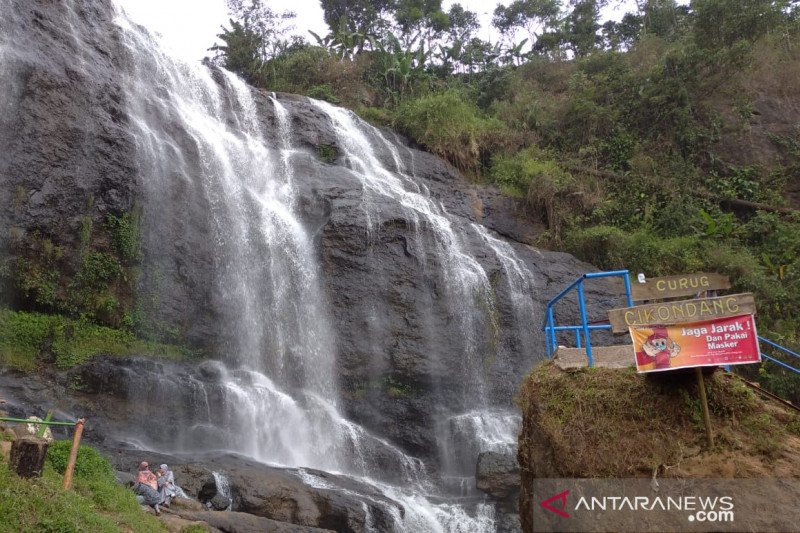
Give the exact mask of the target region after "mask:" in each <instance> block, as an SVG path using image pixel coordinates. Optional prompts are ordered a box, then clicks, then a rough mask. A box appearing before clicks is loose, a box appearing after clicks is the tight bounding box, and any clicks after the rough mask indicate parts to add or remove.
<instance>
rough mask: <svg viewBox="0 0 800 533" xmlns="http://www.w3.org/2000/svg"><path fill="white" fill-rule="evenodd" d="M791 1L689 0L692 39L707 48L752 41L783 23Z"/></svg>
mask: <svg viewBox="0 0 800 533" xmlns="http://www.w3.org/2000/svg"><path fill="white" fill-rule="evenodd" d="M790 3H791V2H788V1H778V2H776V1H772V0H693V1H692V3H691V8H692V12H693V13H694V31H693V33H694V40H695V42H696V43H697V45H698V46H700V47H701V48H707V49H718V48H722V47H729V46H732V45H733V44H735V43H736V42H738V41H740V40H746V41H754V40H755V39H757V38H759V37H761V36H762V35H764V34H765V33H767V32H769V31H771V30H773V29H775V28H776V27H778V26H779V25H780V24H781V22H782V21H783V20H785V14H784V9H787V8H788V6H789V4H790Z"/></svg>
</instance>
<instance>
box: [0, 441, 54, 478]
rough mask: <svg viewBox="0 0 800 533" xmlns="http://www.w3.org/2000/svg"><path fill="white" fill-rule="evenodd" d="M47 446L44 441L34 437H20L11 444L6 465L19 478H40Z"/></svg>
mask: <svg viewBox="0 0 800 533" xmlns="http://www.w3.org/2000/svg"><path fill="white" fill-rule="evenodd" d="M47 446H48V444H47V441H46V440H44V439H40V438H38V437H34V436H30V437H20V438H18V439H17V440H15V441H14V442H13V443H12V444H11V458H10V460H9V462H8V464H9V466H10V467H11V469H12V470H14V471H15V472H16V473H17V474H19V476H20V477H41V475H42V470H43V469H44V458H45V456H46V455H47Z"/></svg>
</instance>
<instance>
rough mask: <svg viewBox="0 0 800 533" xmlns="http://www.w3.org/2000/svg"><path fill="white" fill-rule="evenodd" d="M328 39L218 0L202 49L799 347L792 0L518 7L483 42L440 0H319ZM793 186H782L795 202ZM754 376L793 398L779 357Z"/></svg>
mask: <svg viewBox="0 0 800 533" xmlns="http://www.w3.org/2000/svg"><path fill="white" fill-rule="evenodd" d="M321 3H322V6H323V9H324V12H325V17H326V22H327V24H328V25H329V27H330V33H329V34H328V35H326V36H316V35H314V36H313V37H314V41H315V42H313V43H309V42H307V41H305V40H304V39H302V38H298V37H287V35H288V32H289V29H290V26H289V24H290V23H291V19H292V14H291V13H276V12H274V11H272V10H271V9H269V8H268V7H267V6H266V5H265V4H264V2H262V1H260V0H230V1H229V7H230V10H231V14H232V19H231V20H230V23H229V25H228V27H225V28H223V32H222V33H221V34H220V35H219V38H220V40H221V44H218V45H215V46H214V47H213V48H212V50H213V51H215V52H216V57H215V58H214V59H213V61H216V62H217V63H219V64H221V65H224V66H225V67H227V68H229V69H232V70H234V71H236V72H239V73H240V74H241V75H242V76H244V77H245V78H246V79H247V80H248V81H249V82H251V83H252V84H254V85H256V86H258V87H262V88H265V89H268V90H273V91H286V92H295V93H301V94H306V95H309V96H312V97H316V98H321V99H325V100H329V101H331V102H334V103H338V104H341V105H344V106H347V107H350V108H351V109H354V110H355V111H357V112H358V113H359V114H361V116H362V117H364V118H366V119H367V120H370V121H372V122H374V123H377V124H380V125H387V126H392V127H394V128H396V129H398V130H400V131H402V132H403V133H405V134H407V135H408V136H409V137H411V138H412V139H414V140H415V141H416V142H418V143H419V144H420V145H422V146H423V147H425V148H427V149H428V150H430V151H431V152H433V153H436V154H438V155H440V156H442V157H444V158H446V159H448V160H449V161H450V162H452V163H453V164H454V165H455V166H457V167H458V168H460V169H461V170H462V171H464V172H465V173H466V174H468V175H470V176H472V177H473V178H474V179H475V180H477V181H482V182H487V183H493V184H496V185H497V186H499V187H500V188H502V189H503V190H504V191H506V192H507V193H508V194H511V195H514V196H518V197H520V198H522V199H524V201H525V202H526V204H527V205H528V206H529V208H530V209H529V213H530V216H531V217H532V218H533V219H535V220H538V221H541V222H542V223H543V224H544V225H545V226H546V231H545V232H544V233H543V235H542V236H541V242H540V243H539V244H541V245H544V246H548V247H552V248H557V249H564V250H567V251H570V252H572V253H574V254H576V255H578V256H579V257H581V258H582V259H585V260H587V261H589V262H592V263H593V264H595V265H597V266H598V267H600V268H619V267H623V266H624V267H627V268H630V269H631V270H632V271H634V272H645V273H646V274H647V275H648V276H657V275H662V274H672V273H683V272H691V271H698V270H710V271H717V272H722V273H725V274H728V275H730V276H731V278H732V279H733V282H734V287H735V289H736V290H740V291H753V292H754V293H755V294H756V296H757V301H758V310H759V326H760V328H761V332H762V333H766V334H767V335H768V336H770V337H771V338H773V339H775V340H777V341H779V342H781V343H784V344H787V345H789V346H793V347H795V348H796V347H798V346H800V342H799V339H798V331H799V330H800V256H799V255H798V252H799V251H800V214H798V212H797V211H796V208H797V207H798V200H799V197H800V109H799V108H798V107H797V102H798V101H800V84H798V83H797V80H799V79H800V22H798V17H799V16H800V4H799V3H798V2H797V1H796V0H795V1H788V0H786V1H771V0H693V1H692V2H691V3H689V5H679V4H678V3H677V2H675V1H674V0H640V1H638V2H637V10H636V11H635V12H633V13H628V14H626V15H625V16H624V17H623V18H622V19H621V20H620V21H618V22H614V21H608V22H605V23H603V24H602V25H601V19H600V9H601V7H603V5H604V4H605V2H604V1H603V0H570V2H568V3H565V2H561V1H559V0H515V1H513V2H511V3H509V4H508V5H507V6H498V7H497V9H496V10H495V12H494V18H493V30H494V35H495V37H498V40H496V41H495V42H489V41H485V40H483V39H482V38H480V37H479V36H478V34H479V33H481V34H482V33H483V32H482V31H480V28H479V24H478V22H477V16H476V14H475V13H472V12H470V11H468V10H465V9H463V8H462V7H461V6H460V5H458V4H456V5H453V6H452V7H451V8H450V9H449V11H447V12H444V11H443V10H442V8H441V2H440V0H428V1H425V2H421V1H419V0H359V1H356V2H353V1H347V2H345V1H341V0H321ZM792 194H793V195H794V196H792ZM759 379H760V380H761V381H762V383H768V384H769V385H770V386H771V387H772V388H773V389H775V390H778V391H779V392H781V393H783V394H785V395H789V396H792V397H793V398H794V399H795V400H796V401H800V388H798V385H797V382H796V381H794V382H793V381H792V380H791V379H790V377H789V376H788V375H787V374H786V373H785V372H784V371H783V370H781V369H779V368H778V367H777V366H774V365H771V364H766V365H764V367H763V368H762V369H761V377H760V378H759Z"/></svg>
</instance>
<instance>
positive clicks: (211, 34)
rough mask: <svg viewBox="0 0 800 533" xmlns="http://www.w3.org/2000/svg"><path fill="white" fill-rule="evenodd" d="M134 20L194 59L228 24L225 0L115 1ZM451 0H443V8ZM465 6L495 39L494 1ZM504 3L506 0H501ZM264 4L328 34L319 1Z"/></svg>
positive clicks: (617, 12)
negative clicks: (493, 26) (291, 13)
mask: <svg viewBox="0 0 800 533" xmlns="http://www.w3.org/2000/svg"><path fill="white" fill-rule="evenodd" d="M117 2H118V3H119V4H120V5H122V7H123V8H125V10H126V11H127V12H128V14H129V15H130V17H131V18H132V19H133V21H134V22H138V23H139V24H142V25H144V26H145V27H146V28H148V29H149V30H150V31H151V32H155V33H159V34H161V37H162V40H163V41H164V43H165V44H166V46H167V47H168V48H170V49H171V50H172V51H173V52H174V53H175V54H177V55H178V56H180V57H182V58H183V59H186V60H189V61H197V60H200V59H202V58H203V57H204V56H206V55H211V54H210V52H207V49H208V48H209V47H210V46H211V45H212V44H214V41H215V40H217V39H216V35H217V34H218V33H219V29H220V26H221V25H223V24H226V25H227V22H228V13H227V9H226V7H225V0H117ZM454 3H456V1H453V0H443V2H442V5H443V6H444V9H445V11H447V10H448V9H450V6H451V5H452V4H454ZM458 3H460V4H461V5H462V6H464V7H465V8H466V9H469V10H471V11H474V12H476V13H478V15H479V16H480V17H481V22H482V23H483V29H482V30H481V33H480V36H481V38H483V39H489V40H491V41H495V40H496V38H497V35H496V32H495V30H494V29H493V28H491V27H490V21H491V19H492V12H493V11H494V7H495V5H497V2H495V1H491V0H490V1H485V0H484V1H481V0H460V1H459V2H458ZM501 3H503V4H507V3H508V1H504V2H501ZM611 4H612V6H611V7H608V8H606V9H605V11H604V18H614V19H619V18H620V17H621V16H622V14H624V13H625V12H626V11H629V10H632V9H633V5H634V0H616V1H612V2H611ZM267 5H269V6H270V7H272V8H273V9H275V10H276V11H283V10H285V9H290V10H292V11H294V12H295V13H297V19H296V20H295V22H294V24H295V26H296V30H295V33H297V34H300V35H303V36H304V37H306V39H308V40H313V37H311V35H310V34H309V33H308V30H311V31H314V32H315V33H317V34H319V35H325V34H326V33H328V27H327V26H326V25H325V22H323V20H322V8H321V7H320V3H319V0H268V1H267Z"/></svg>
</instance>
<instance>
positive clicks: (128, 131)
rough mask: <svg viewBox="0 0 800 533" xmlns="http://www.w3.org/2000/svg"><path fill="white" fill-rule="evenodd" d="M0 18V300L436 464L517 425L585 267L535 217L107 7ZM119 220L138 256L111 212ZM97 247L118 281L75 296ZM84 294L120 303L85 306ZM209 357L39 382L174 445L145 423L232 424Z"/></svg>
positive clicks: (471, 456) (78, 6)
mask: <svg viewBox="0 0 800 533" xmlns="http://www.w3.org/2000/svg"><path fill="white" fill-rule="evenodd" d="M0 11H1V12H2V17H0V110H2V113H0V153H2V157H0V260H2V266H3V270H2V271H1V272H0V274H2V276H0V278H1V279H2V282H3V289H4V290H3V295H2V299H3V300H4V303H5V304H12V305H15V306H18V307H23V308H33V309H41V310H45V311H52V310H59V311H68V312H73V313H75V312H84V311H87V310H88V312H91V313H94V316H95V317H96V318H98V319H100V320H105V321H106V322H109V323H111V324H112V325H118V324H119V323H122V322H124V321H125V320H128V319H131V320H133V319H135V320H134V321H135V323H136V327H137V328H139V329H140V332H141V333H143V334H144V333H147V334H151V335H154V336H155V337H158V338H169V339H170V340H173V341H180V342H185V343H187V344H188V345H190V346H192V347H196V348H201V349H203V350H204V351H205V352H206V353H207V354H208V355H210V356H211V357H212V358H213V359H218V360H221V361H224V362H225V365H227V367H228V368H238V367H244V366H247V367H249V368H251V369H255V370H257V371H259V372H263V373H264V375H266V376H268V377H269V380H271V382H270V383H272V382H274V383H277V384H278V385H279V388H280V389H281V390H282V391H285V392H287V393H288V394H290V395H293V396H295V397H298V396H297V395H295V394H294V392H293V391H306V392H307V391H313V392H314V394H315V395H316V396H314V398H316V397H317V396H319V397H322V398H323V399H325V401H327V402H329V403H330V404H331V405H335V406H337V407H336V409H338V410H340V411H341V413H342V415H344V417H345V418H346V419H348V420H351V421H353V422H355V423H356V424H358V425H359V426H360V427H363V428H364V429H365V430H366V431H368V432H369V433H370V434H371V435H374V439H378V440H379V441H380V442H381V443H383V444H381V445H380V446H383V447H384V449H386V450H394V448H393V447H395V446H396V447H398V449H400V450H402V452H403V453H407V454H410V455H413V456H415V457H419V458H422V459H424V460H425V461H426V463H427V464H428V465H429V467H432V468H433V469H434V470H441V471H442V472H443V473H444V474H445V475H446V476H451V477H454V476H455V477H458V476H467V477H469V476H470V475H471V474H470V473H471V472H474V468H475V461H476V459H477V454H478V453H479V452H481V451H486V450H485V447H486V443H487V442H490V441H492V439H494V438H496V437H497V431H494V430H493V429H492V428H494V427H495V425H496V423H497V421H498V420H500V421H501V422H502V421H506V422H509V421H510V422H509V423H507V424H505V426H504V427H505V428H506V430H507V428H509V427H510V428H512V431H513V427H514V418H515V416H514V415H513V410H512V409H513V408H512V404H511V398H512V396H513V394H514V391H515V389H516V387H517V385H518V383H519V381H520V379H521V377H522V376H523V375H524V374H525V373H526V372H527V370H528V369H529V368H530V366H531V365H532V364H533V363H534V362H535V361H536V360H538V359H541V358H542V357H543V354H542V351H543V339H542V334H541V331H540V329H541V324H542V318H543V315H542V310H543V307H544V303H545V302H546V301H547V299H548V298H550V297H551V296H552V295H553V294H554V293H555V292H557V291H558V290H560V288H561V287H562V286H563V284H564V283H565V282H567V281H568V280H571V279H572V278H574V277H575V276H576V275H578V274H579V273H581V272H583V271H586V270H588V269H589V266H588V265H585V264H582V263H580V262H578V261H577V260H575V259H574V258H573V257H571V256H568V255H566V254H561V253H554V252H546V251H540V250H536V249H534V248H532V247H531V246H530V243H531V242H532V240H533V239H534V238H535V235H536V233H537V228H536V227H534V226H531V225H529V224H527V223H525V222H524V220H522V219H520V218H519V217H517V216H516V215H515V211H516V210H518V209H520V206H518V205H516V204H515V203H514V201H512V200H508V199H506V198H503V197H502V196H501V195H500V194H498V193H497V191H494V190H491V189H486V188H481V187H478V186H475V185H473V184H470V183H469V182H468V181H466V180H465V179H464V178H463V177H462V176H460V175H459V174H458V173H457V172H456V171H455V170H454V169H453V168H452V167H450V166H449V165H447V164H446V163H445V162H443V161H442V160H440V159H438V158H436V157H434V156H432V155H430V154H427V153H425V152H422V151H420V150H417V149H416V148H414V147H413V146H410V145H409V143H408V142H407V141H405V140H404V139H401V138H399V137H397V136H396V135H394V134H393V133H391V132H388V131H380V130H377V129H375V128H372V127H371V126H368V125H367V124H364V123H362V122H360V121H359V120H358V119H357V118H356V117H354V116H352V115H351V114H349V113H347V112H344V111H343V110H337V109H335V108H332V106H328V105H326V104H323V103H319V102H314V101H310V100H308V99H307V98H304V97H297V96H292V95H284V94H279V95H270V94H267V93H260V92H257V91H253V90H251V89H249V88H246V87H245V86H244V84H242V83H241V82H240V81H238V80H237V79H236V78H235V77H233V76H232V75H230V74H229V73H225V72H222V71H219V70H217V69H214V68H211V67H203V68H200V69H197V68H194V67H192V68H190V67H188V66H181V65H179V64H177V63H175V62H174V61H172V60H171V59H168V58H167V57H166V56H164V55H162V54H161V53H160V52H158V51H157V50H154V49H155V48H156V44H155V43H154V42H153V41H151V40H149V37H147V35H146V33H145V32H143V30H141V29H140V28H137V27H135V26H133V25H131V24H130V23H129V22H127V20H126V19H124V17H122V16H121V15H120V14H119V13H117V12H116V11H115V9H114V7H113V6H112V5H111V4H110V3H108V2H99V1H89V0H86V1H76V2H68V3H59V2H44V1H41V2H38V1H37V2H29V1H23V0H1V1H0ZM287 191H289V192H287ZM134 215H135V216H134ZM125 217H128V218H125ZM123 219H124V220H127V221H128V223H131V222H130V221H133V222H132V224H133V225H134V226H135V227H134V230H135V231H134V232H133V235H134V238H135V239H136V241H137V242H135V243H133V244H134V245H135V246H134V247H133V250H134V253H131V252H130V246H128V248H126V247H125V245H126V244H127V245H131V243H130V242H127V243H126V242H125V241H120V236H119V234H118V233H114V228H115V226H114V225H113V224H112V223H111V222H110V221H115V220H123ZM126 235H127V234H126ZM87 250H94V252H92V253H97V254H99V255H98V257H101V258H102V257H104V256H103V254H111V255H112V256H114V257H118V258H119V261H120V262H121V264H122V265H123V266H124V268H125V270H124V272H125V273H126V274H125V275H124V276H123V275H119V276H118V277H117V278H114V281H113V283H111V282H109V283H107V284H106V285H107V286H103V287H100V288H96V287H95V286H92V287H94V288H92V290H94V291H95V292H94V293H92V295H93V296H92V295H90V296H91V297H84V298H83V299H79V300H76V301H73V300H71V299H70V298H73V296H71V295H73V294H74V293H75V287H80V286H81V285H80V283H79V281H80V280H83V279H84V277H85V272H86V270H85V269H86V258H87V257H88V256H89V255H90V254H89V255H87V254H88V252H87ZM287 250H288V251H287ZM82 273H83V274H82ZM81 276H84V277H81ZM76 280H78V281H76ZM95 281H97V280H95ZM102 281H103V279H100V282H102ZM317 285H318V287H317ZM601 289H603V290H605V287H603V286H601ZM87 290H88V289H87ZM605 294H607V293H606V292H598V293H589V294H588V297H589V298H590V299H598V298H604V299H606V298H607V297H606V296H605ZM97 295H100V296H102V297H104V298H106V300H103V301H112V300H113V302H114V305H115V306H116V307H115V306H110V309H99V310H98V309H95V308H91V307H86V306H90V305H94V303H93V302H96V301H97V298H96V297H95V296H97ZM84 296H85V295H84ZM108 298H111V299H112V300H109V299H108ZM73 299H74V298H73ZM76 302H77V303H76ZM82 306H83V307H82ZM106 307H109V306H106ZM84 308H85V309H84ZM323 352H324V353H323ZM254 354H255V355H254ZM309 354H313V357H312V356H310V355H309ZM328 364H330V365H332V366H331V368H330V369H328V370H325V369H326V365H328ZM153 365H155V366H153ZM220 372H221V371H220V370H219V369H218V367H216V366H214V365H213V364H212V365H210V366H209V365H206V366H205V367H198V366H197V365H196V364H184V365H182V366H181V365H177V366H176V365H172V364H167V363H163V364H162V363H144V362H142V361H140V360H135V359H134V360H125V361H114V360H110V359H109V360H105V359H104V360H99V361H97V362H95V363H90V364H89V365H87V366H86V367H83V368H80V369H77V370H75V371H74V373H73V374H70V376H69V377H68V378H67V377H64V376H61V377H59V378H58V379H56V382H60V383H62V385H60V386H62V387H63V395H62V396H58V395H46V396H47V401H51V402H53V403H54V404H55V405H56V406H58V407H59V408H61V409H62V412H64V413H65V414H71V415H79V414H84V413H78V412H75V411H74V410H75V409H83V410H87V409H88V410H91V412H92V415H93V418H94V419H95V421H96V424H97V428H98V431H97V432H96V433H95V438H96V439H98V440H101V439H102V438H104V437H105V438H111V437H113V438H115V439H124V437H125V435H124V432H125V428H126V427H127V428H129V429H130V428H131V427H135V428H138V429H137V431H140V432H142V433H144V434H145V436H146V438H147V442H148V443H149V445H150V446H151V447H153V448H168V447H169V446H174V444H175V443H174V441H172V442H170V441H169V437H168V436H166V435H162V434H160V433H159V431H158V428H162V429H163V428H164V427H165V426H166V425H169V426H171V427H185V426H190V425H192V424H195V425H197V424H200V425H203V424H218V425H219V426H220V427H224V426H225V424H226V423H228V422H230V417H229V419H228V420H226V419H225V418H224V416H222V415H220V417H221V418H222V419H213V417H212V412H215V411H214V407H213V406H212V407H209V408H208V410H207V412H205V411H203V410H201V409H199V408H198V407H197V405H198V404H197V401H198V400H197V391H198V390H203V391H204V392H206V393H209V391H213V390H217V389H215V387H216V385H214V383H220V382H222V381H224V380H225V379H228V378H226V377H225V376H222V374H221V373H220ZM326 372H327V373H326ZM157 376H162V377H164V379H166V380H167V381H168V382H169V383H168V385H166V386H168V387H171V389H170V390H174V391H176V392H175V393H174V394H172V395H169V398H171V399H172V401H174V400H175V398H178V399H180V402H182V403H181V405H179V406H172V407H170V408H168V409H164V410H158V409H154V410H153V411H148V410H147V409H144V408H142V409H130V410H128V411H126V410H125V408H124V407H123V406H124V405H125V404H126V402H134V401H139V400H141V401H142V402H143V405H146V406H152V407H155V403H154V402H157V401H158V399H157V398H154V397H152V396H151V397H150V398H145V397H139V398H137V392H136V391H140V392H141V390H143V389H142V387H143V386H144V385H142V383H141V382H137V381H136V380H137V379H139V380H142V379H144V380H145V381H146V382H147V383H150V384H152V383H154V382H157V381H158V378H157ZM181 376H183V377H181ZM221 376H222V377H221ZM4 379H5V380H6V382H7V383H8V384H10V383H11V382H13V380H14V379H16V377H14V376H11V377H9V375H8V374H7V375H6V377H5V378H4ZM75 379H78V381H79V382H80V384H81V385H80V386H74V383H77V382H78V381H75ZM248 379H249V378H248ZM9 380H10V381H9ZM59 380H60V381H59ZM65 380H66V381H65ZM329 381H330V382H332V383H327V382H329ZM198 383H199V384H200V385H198ZM226 383H227V382H226ZM29 385H31V387H34V388H35V387H37V386H39V385H35V384H33V382H31V383H30V384H29ZM270 387H271V384H270ZM60 390H61V389H60ZM226 390H228V394H232V393H231V392H230V391H231V390H233V389H231V388H230V387H228V389H226ZM254 390H264V388H263V387H262V388H259V386H255V388H254ZM270 390H272V389H270ZM17 393H18V395H19V396H20V398H22V399H24V400H28V401H32V402H35V396H36V395H35V394H34V393H32V392H31V390H30V388H28V389H26V388H25V387H24V386H23V387H22V388H21V389H18V390H17ZM209 394H211V396H209V395H208V394H207V395H206V398H205V402H207V403H208V401H209V397H211V398H212V400H213V398H214V394H217V396H218V397H217V401H218V402H219V404H220V405H222V406H224V405H228V404H229V403H228V404H226V402H229V400H226V399H225V398H228V397H227V396H225V394H223V393H220V392H211V393H209ZM253 394H255V393H253ZM276 394H277V393H276ZM103 395H106V396H107V397H108V398H110V400H109V401H107V402H105V401H102V400H97V398H102V397H103ZM278 396H279V395H278ZM169 398H167V401H170V400H169ZM298 401H299V405H306V407H308V405H310V404H308V403H305V404H304V403H303V402H312V403H313V401H314V400H313V398H312V397H311V396H309V397H307V398H306V399H305V400H302V401H300V400H298ZM120 402H121V403H120ZM212 403H213V401H212ZM251 403H252V402H251ZM48 405H49V406H52V405H51V404H48ZM248 405H250V404H248ZM308 409H310V407H308ZM200 411H202V412H200ZM145 413H151V416H152V417H154V418H155V420H153V419H150V420H149V422H150V424H148V423H146V422H147V420H146V419H145V418H143V417H144V414H145ZM198 413H199V414H198ZM268 414H269V413H261V415H264V416H267V415H268ZM204 417H206V418H207V417H211V418H212V420H207V419H206V418H204ZM105 419H108V420H107V421H106V420H105ZM500 425H501V426H502V425H503V424H502V423H501V424H500ZM204 427H205V426H204ZM493 431H494V433H492V432H493ZM194 437H195V435H194V434H192V436H190V437H187V439H186V440H187V442H188V441H192V440H193V439H194ZM205 437H207V438H209V439H212V440H213V435H211V436H209V434H206V435H205ZM193 442H194V444H195V445H199V443H204V442H205V441H203V440H202V439H200V440H194V441H193ZM211 444H212V443H209V445H211ZM217 444H219V440H217ZM508 444H509V445H511V443H510V442H509V443H508ZM380 446H379V447H380ZM231 447H232V448H236V446H234V445H231ZM358 447H359V446H358V445H356V448H358ZM239 451H242V450H241V449H239ZM506 451H507V450H506ZM387 453H388V452H387ZM391 453H395V452H394V451H392V452H391ZM398 453H399V452H398ZM256 455H258V454H256ZM261 458H262V459H264V457H261ZM266 459H269V458H266ZM473 483H474V481H473ZM321 525H322V527H329V526H330V524H327V523H325V524H321Z"/></svg>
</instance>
